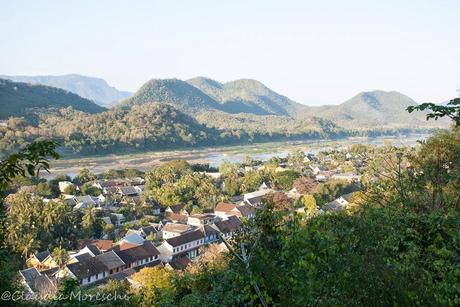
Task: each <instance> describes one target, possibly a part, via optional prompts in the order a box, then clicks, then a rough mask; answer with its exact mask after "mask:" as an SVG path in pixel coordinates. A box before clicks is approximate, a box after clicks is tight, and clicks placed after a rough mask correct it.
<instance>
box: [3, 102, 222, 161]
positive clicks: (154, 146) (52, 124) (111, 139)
mask: <svg viewBox="0 0 460 307" xmlns="http://www.w3.org/2000/svg"><path fill="white" fill-rule="evenodd" d="M0 134H1V135H3V138H2V139H1V140H0V148H1V149H2V153H8V152H9V151H11V150H14V149H15V148H18V147H21V146H23V144H27V142H30V141H32V140H34V139H36V138H38V137H41V136H49V137H51V138H54V139H56V140H57V141H58V142H59V143H60V144H62V145H63V146H64V147H65V148H66V149H67V150H68V151H70V152H71V153H72V152H73V153H83V154H99V153H109V152H123V151H125V152H129V151H135V150H147V149H149V150H161V149H165V148H174V147H180V146H196V145H205V144H207V145H213V144H215V142H216V140H217V131H216V130H215V129H209V128H206V127H205V126H203V125H201V124H199V123H197V122H196V121H195V120H194V119H192V118H191V117H189V116H187V115H185V114H183V113H181V112H178V111H177V110H175V109H174V108H173V107H171V106H169V105H160V104H154V103H151V104H144V105H139V106H134V107H133V108H131V109H124V108H114V109H110V110H109V111H107V112H104V113H101V114H94V115H89V114H86V113H83V112H78V111H75V110H73V109H69V108H68V109H61V110H53V111H48V112H46V113H41V114H39V125H38V126H37V127H36V126H32V125H30V124H28V123H27V122H26V121H24V120H21V119H10V120H9V121H8V122H7V127H0Z"/></svg>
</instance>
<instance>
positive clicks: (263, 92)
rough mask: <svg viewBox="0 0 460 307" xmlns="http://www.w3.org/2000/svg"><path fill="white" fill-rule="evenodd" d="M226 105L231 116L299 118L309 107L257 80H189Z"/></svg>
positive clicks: (225, 108) (199, 78)
mask: <svg viewBox="0 0 460 307" xmlns="http://www.w3.org/2000/svg"><path fill="white" fill-rule="evenodd" d="M187 82H188V83H189V84H191V85H193V86H195V87H196V88H199V89H200V90H202V91H203V92H205V93H206V94H208V95H209V96H211V97H213V98H214V99H215V100H217V101H219V102H220V103H222V104H223V105H224V110H225V111H226V112H229V113H253V114H258V115H269V114H272V115H291V116H296V114H297V113H298V111H299V110H305V109H306V108H307V107H306V106H304V105H301V104H299V103H297V102H295V101H293V100H291V99H289V98H288V97H286V96H283V95H280V94H278V93H276V92H274V91H272V90H271V89H269V88H268V87H266V86H265V85H264V84H262V83H261V82H259V81H257V80H252V79H239V80H235V81H231V82H227V83H224V84H222V83H219V82H217V81H214V80H211V79H208V78H204V77H197V78H193V79H189V80H187Z"/></svg>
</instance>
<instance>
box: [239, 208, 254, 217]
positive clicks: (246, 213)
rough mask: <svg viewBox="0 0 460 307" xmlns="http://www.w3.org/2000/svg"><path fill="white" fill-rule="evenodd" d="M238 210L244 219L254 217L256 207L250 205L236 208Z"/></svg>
mask: <svg viewBox="0 0 460 307" xmlns="http://www.w3.org/2000/svg"><path fill="white" fill-rule="evenodd" d="M236 209H238V211H240V212H241V215H242V216H244V217H248V216H249V215H252V214H254V212H255V209H254V207H253V206H250V205H241V206H238V207H236Z"/></svg>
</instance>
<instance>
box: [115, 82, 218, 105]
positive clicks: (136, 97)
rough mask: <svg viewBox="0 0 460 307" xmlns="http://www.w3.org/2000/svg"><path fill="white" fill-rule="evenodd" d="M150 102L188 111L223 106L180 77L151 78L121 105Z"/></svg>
mask: <svg viewBox="0 0 460 307" xmlns="http://www.w3.org/2000/svg"><path fill="white" fill-rule="evenodd" d="M148 102H159V103H167V104H170V105H172V106H174V107H175V108H176V109H178V110H180V111H182V112H186V113H196V112H200V111H203V110H209V109H220V108H221V106H220V104H219V103H218V102H217V101H215V100H214V99H213V98H211V97H209V96H208V95H206V94H205V93H203V92H202V91H200V90H199V89H197V88H196V87H194V86H191V85H190V84H188V83H187V82H184V81H182V80H178V79H153V80H150V81H148V82H147V83H145V84H144V85H143V86H142V87H141V88H140V89H139V90H138V91H137V92H136V93H134V94H133V95H132V96H131V97H129V98H128V99H126V100H125V101H123V102H122V103H121V105H128V106H133V105H141V104H144V103H148Z"/></svg>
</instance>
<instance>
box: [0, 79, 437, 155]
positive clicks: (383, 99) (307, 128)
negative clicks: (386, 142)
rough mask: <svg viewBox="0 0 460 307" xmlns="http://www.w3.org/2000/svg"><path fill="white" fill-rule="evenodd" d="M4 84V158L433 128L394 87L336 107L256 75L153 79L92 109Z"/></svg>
mask: <svg viewBox="0 0 460 307" xmlns="http://www.w3.org/2000/svg"><path fill="white" fill-rule="evenodd" d="M70 79H71V80H72V78H70ZM77 79H78V78H77ZM45 81H46V80H45ZM69 82H70V81H69ZM191 84H192V85H191ZM2 86H3V87H2ZM0 87H2V88H0V90H1V91H0V104H1V105H2V106H3V105H4V106H5V107H4V108H3V109H2V112H3V113H1V112H0V118H8V117H10V116H16V117H12V118H9V120H8V121H6V122H3V123H2V125H1V126H0V157H4V156H6V155H7V154H9V153H11V152H12V151H14V150H18V149H20V148H23V147H24V146H25V145H27V144H28V143H30V142H31V141H33V140H35V139H37V138H40V137H48V138H52V139H54V140H56V141H58V142H59V143H60V145H61V148H60V149H61V152H62V153H64V154H79V155H91V154H105V153H113V152H117V153H120V152H133V151H142V150H161V149H171V148H178V147H190V146H214V145H231V144H237V143H240V144H241V143H252V142H269V141H285V140H306V139H324V138H340V137H347V136H378V135H384V134H395V133H401V132H402V133H406V132H413V131H420V132H422V131H426V129H429V128H432V127H434V126H436V125H430V124H426V123H425V122H424V121H421V120H420V119H419V117H421V118H423V116H424V114H419V115H418V116H416V117H415V120H413V119H409V118H407V116H408V115H407V114H405V112H402V111H403V110H404V109H405V108H406V107H407V106H408V105H409V104H410V103H413V101H412V100H411V99H409V98H408V97H406V96H404V95H401V94H399V93H396V92H391V93H386V92H370V93H362V94H360V95H358V96H356V97H355V98H353V99H351V100H350V101H348V102H346V103H344V104H342V105H339V106H331V107H324V108H323V107H319V108H307V107H304V106H301V105H300V104H297V103H295V102H293V101H292V100H289V99H288V98H286V97H284V96H281V95H279V94H277V93H275V92H273V91H271V90H270V89H268V88H267V87H265V86H264V85H263V84H261V83H260V82H257V81H255V80H237V81H233V82H228V83H225V84H220V83H218V82H216V81H212V80H209V79H205V78H195V79H192V80H189V81H188V83H187V82H184V81H181V80H177V79H167V80H151V81H149V82H147V83H146V84H144V86H142V88H141V89H140V90H139V91H138V92H136V93H135V94H134V95H133V96H132V97H130V98H128V99H127V100H125V101H124V102H123V103H121V104H120V105H119V106H117V107H114V108H111V109H110V110H107V111H105V112H102V113H98V114H88V113H97V112H100V111H102V110H103V109H102V108H101V107H99V106H98V105H96V104H94V103H92V102H90V101H88V100H85V99H83V98H80V97H79V96H76V95H74V94H71V93H69V92H66V91H63V90H60V89H56V88H52V87H47V86H42V85H30V84H25V83H14V82H11V81H7V80H3V81H1V82H0ZM200 89H201V90H200ZM203 91H204V92H203ZM186 114H187V115H186ZM268 114H271V115H268ZM363 114H366V116H363ZM328 118H329V119H328ZM444 123H445V122H444ZM344 127H346V128H344Z"/></svg>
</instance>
